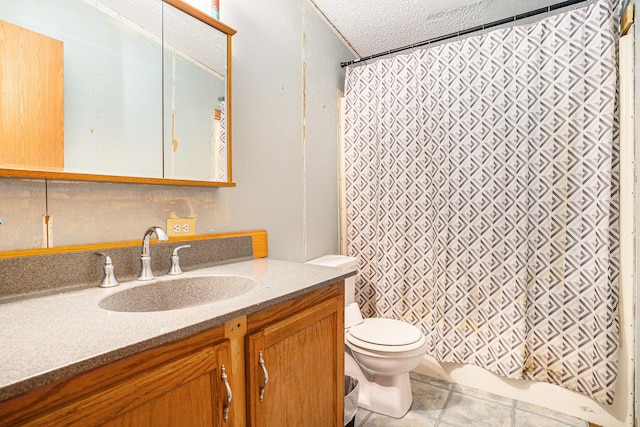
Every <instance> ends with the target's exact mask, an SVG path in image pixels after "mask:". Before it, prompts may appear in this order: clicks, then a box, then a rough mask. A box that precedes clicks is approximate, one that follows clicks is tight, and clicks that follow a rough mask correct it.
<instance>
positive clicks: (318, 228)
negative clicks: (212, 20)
mask: <svg viewBox="0 0 640 427" xmlns="http://www.w3.org/2000/svg"><path fill="white" fill-rule="evenodd" d="M221 3H222V4H221V19H222V20H223V22H225V23H226V24H228V25H230V26H231V27H233V28H235V29H236V30H238V33H237V34H236V35H235V36H234V38H233V167H234V169H233V177H234V181H235V182H236V183H237V187H236V188H191V187H170V186H150V185H133V184H109V183H89V182H49V183H48V184H47V185H46V187H47V188H46V191H45V182H44V181H42V180H18V179H9V178H0V219H2V221H3V224H1V225H0V250H13V249H28V248H34V247H41V246H43V243H44V241H45V238H44V237H43V225H42V222H43V219H42V218H43V216H44V215H46V214H47V213H48V214H49V215H51V216H52V217H53V233H52V237H53V245H54V246H63V245H71V244H84V243H97V242H106V241H122V240H135V239H141V238H142V234H143V233H144V230H145V229H146V228H147V227H148V226H150V225H152V224H157V225H161V226H164V225H165V221H166V218H167V217H168V215H169V212H170V211H173V212H175V213H176V214H177V215H178V216H194V217H195V218H196V232H197V234H205V233H214V232H227V231H239V230H249V229H266V230H267V231H268V233H269V252H270V256H271V257H273V258H280V259H286V260H295V261H302V260H304V259H306V258H307V257H314V256H320V255H323V254H325V253H330V252H334V253H335V252H336V251H337V250H338V244H337V237H336V234H337V225H336V224H337V196H336V190H335V188H336V185H337V184H336V166H335V164H336V154H335V150H336V148H335V146H336V140H337V137H336V131H335V130H336V129H337V113H336V108H337V106H336V93H337V90H338V89H341V88H342V79H343V76H344V72H343V70H341V69H340V65H339V64H340V61H344V60H348V59H351V58H353V55H351V54H350V53H349V50H347V48H346V47H345V46H344V44H343V43H342V42H341V40H340V39H339V38H338V37H337V36H336V35H335V34H334V33H333V32H332V31H331V30H330V29H329V27H327V26H326V25H325V24H324V23H323V22H322V20H321V19H320V18H319V17H318V16H317V15H316V12H315V10H314V9H313V8H312V7H311V6H310V5H309V4H308V3H307V2H306V1H305V0H295V1H292V0H275V1H271V2H263V1H259V0H233V1H223V2H221ZM303 65H304V67H303ZM308 94H309V95H308ZM307 151H309V152H310V155H309V154H307V155H306V157H305V153H306V152H307ZM305 159H306V161H305ZM305 169H306V170H307V171H308V173H307V174H306V175H305ZM45 194H48V198H47V197H45ZM305 206H308V207H309V208H308V209H305ZM305 236H309V237H308V238H307V239H306V240H305ZM307 248H308V249H307Z"/></svg>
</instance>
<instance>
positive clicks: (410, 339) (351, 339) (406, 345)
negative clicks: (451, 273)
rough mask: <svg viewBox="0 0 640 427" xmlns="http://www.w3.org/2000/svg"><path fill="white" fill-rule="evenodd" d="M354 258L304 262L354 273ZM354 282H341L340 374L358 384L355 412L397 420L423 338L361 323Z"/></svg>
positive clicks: (406, 402)
mask: <svg viewBox="0 0 640 427" xmlns="http://www.w3.org/2000/svg"><path fill="white" fill-rule="evenodd" d="M357 262H358V260H357V258H355V257H348V256H342V255H327V256H323V257H320V258H316V259H314V260H311V261H308V263H309V264H315V265H325V266H329V267H340V268H355V267H356V265H357ZM355 281H356V280H355V277H350V278H347V279H346V280H345V304H346V305H345V313H344V327H345V374H346V375H350V376H352V377H355V378H357V379H358V381H359V382H360V393H359V396H358V406H359V407H361V408H363V409H366V410H368V411H372V412H377V413H380V414H383V415H387V416H390V417H393V418H402V417H403V416H404V415H405V414H406V413H407V412H408V411H409V408H410V407H411V403H412V402H413V395H412V393H411V383H410V380H409V371H411V370H412V369H414V368H416V367H417V366H418V365H419V364H420V361H421V360H422V359H423V357H424V355H425V352H426V350H427V341H426V338H425V336H424V334H423V333H422V332H421V331H420V329H418V328H417V327H415V326H414V325H411V324H409V323H407V322H403V321H401V320H395V319H384V318H370V319H364V318H363V317H362V314H361V312H360V308H359V307H358V304H357V303H356V302H355V301H354V299H355Z"/></svg>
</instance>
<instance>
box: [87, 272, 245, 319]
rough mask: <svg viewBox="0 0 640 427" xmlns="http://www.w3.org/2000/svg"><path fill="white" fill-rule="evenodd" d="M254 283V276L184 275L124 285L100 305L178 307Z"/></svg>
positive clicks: (236, 292)
mask: <svg viewBox="0 0 640 427" xmlns="http://www.w3.org/2000/svg"><path fill="white" fill-rule="evenodd" d="M255 286H256V282H255V281H254V280H252V279H250V278H247V277H242V276H199V277H183V278H177V279H171V280H163V281H156V282H152V283H149V284H145V285H142V286H138V287H135V288H130V289H123V290H121V291H118V292H116V293H114V294H111V295H109V296H108V297H106V298H103V299H102V300H101V301H100V302H99V303H98V306H99V307H100V308H103V309H105V310H109V311H122V312H149V311H167V310H177V309H180V308H188V307H194V306H197V305H203V304H209V303H212V302H216V301H223V300H227V299H230V298H233V297H236V296H238V295H242V294H245V293H247V292H249V291H250V290H252V289H253V288H254V287H255Z"/></svg>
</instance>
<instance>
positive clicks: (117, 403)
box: [30, 342, 233, 427]
mask: <svg viewBox="0 0 640 427" xmlns="http://www.w3.org/2000/svg"><path fill="white" fill-rule="evenodd" d="M229 363H230V360H229V346H228V343H226V342H225V343H222V344H219V345H216V346H212V347H206V348H204V349H201V350H199V351H196V352H194V353H191V354H188V355H186V356H184V357H181V358H178V359H174V360H172V361H170V362H168V363H166V364H163V365H160V366H156V367H154V368H152V369H149V370H147V371H144V372H142V373H140V374H138V375H134V376H132V377H130V378H127V379H125V380H124V381H122V382H120V383H117V384H115V385H113V386H111V387H108V388H106V389H103V390H100V391H98V392H95V393H91V394H90V395H88V396H85V397H83V398H81V399H77V400H75V401H73V402H71V403H69V404H67V405H64V406H63V407H61V408H59V409H57V410H53V411H49V412H47V413H45V414H43V416H40V417H38V418H37V419H34V420H32V421H31V422H30V424H33V425H79V426H88V425H103V426H110V427H115V426H154V427H157V426H179V427H186V426H231V425H233V420H231V419H229V420H228V421H227V422H225V420H224V412H225V407H226V406H227V403H228V398H227V388H226V385H225V383H224V382H223V379H222V372H221V370H222V366H223V365H225V372H226V374H227V377H228V376H229V375H230V374H231V372H230V371H231V365H230V364H229Z"/></svg>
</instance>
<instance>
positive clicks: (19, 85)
mask: <svg viewBox="0 0 640 427" xmlns="http://www.w3.org/2000/svg"><path fill="white" fill-rule="evenodd" d="M63 61H64V59H63V46H62V42H61V41H59V40H55V39H52V38H50V37H47V36H44V35H42V34H38V33H36V32H34V31H30V30H27V29H25V28H22V27H19V26H17V25H13V24H10V23H8V22H5V21H0V88H2V90H1V91H0V166H2V167H13V168H28V169H38V170H42V169H45V170H62V168H63V167H64V77H63V74H64V72H63V70H64V65H63Z"/></svg>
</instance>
